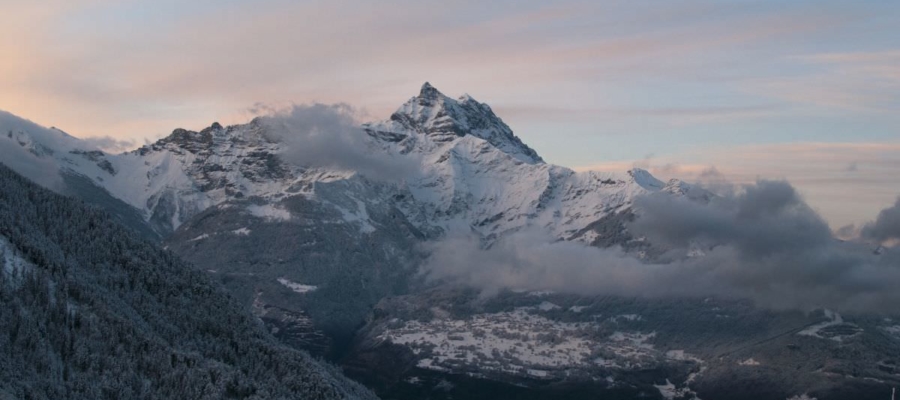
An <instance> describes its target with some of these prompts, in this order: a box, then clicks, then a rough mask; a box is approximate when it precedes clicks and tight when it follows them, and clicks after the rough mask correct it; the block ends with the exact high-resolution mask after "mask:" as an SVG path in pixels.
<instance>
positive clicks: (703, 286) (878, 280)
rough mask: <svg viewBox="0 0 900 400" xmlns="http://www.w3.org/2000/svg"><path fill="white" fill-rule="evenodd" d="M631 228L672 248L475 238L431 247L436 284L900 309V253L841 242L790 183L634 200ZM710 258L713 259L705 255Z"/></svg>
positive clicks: (531, 236)
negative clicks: (645, 256)
mask: <svg viewBox="0 0 900 400" xmlns="http://www.w3.org/2000/svg"><path fill="white" fill-rule="evenodd" d="M635 209H636V212H637V213H638V215H639V217H638V219H637V220H636V221H635V222H634V223H633V224H632V225H630V226H629V229H631V230H632V232H634V233H636V234H638V235H643V236H644V237H647V238H648V240H650V241H651V243H653V244H654V245H655V246H658V247H659V248H661V249H664V250H665V252H664V253H663V254H662V255H660V256H658V257H656V258H655V259H653V260H649V261H647V262H642V261H639V260H638V259H637V258H635V257H634V255H633V254H628V253H626V252H624V251H623V250H622V249H620V248H607V249H599V248H592V247H588V246H584V245H582V244H579V243H572V242H564V241H554V240H552V239H551V238H549V237H547V236H546V235H544V234H542V233H541V232H540V231H537V230H528V231H525V232H520V233H516V234H513V235H511V236H509V237H507V238H505V239H501V240H500V241H499V242H496V243H494V244H492V245H490V246H489V247H485V246H484V245H483V244H482V243H481V242H480V241H478V240H477V239H473V238H459V237H456V238H450V239H447V240H444V241H440V242H437V243H434V244H431V245H430V247H429V250H430V251H431V252H432V253H431V254H432V255H431V258H430V259H429V261H428V263H427V264H426V267H425V271H427V272H426V273H427V274H428V276H429V277H430V278H431V279H433V280H441V281H446V282H455V283H460V284H464V285H467V286H473V287H476V288H480V289H482V290H483V291H484V292H485V293H486V294H491V293H494V292H496V291H498V290H500V289H501V288H521V289H529V290H546V289H549V290H555V291H559V292H568V293H577V294H584V295H622V296H639V297H667V296H688V297H707V296H719V297H723V298H741V299H751V300H753V301H754V302H756V303H757V304H758V305H760V306H763V307H768V308H773V309H801V310H809V309H814V308H818V307H828V308H833V309H837V310H841V311H845V312H891V311H894V309H895V305H896V304H897V301H898V300H900V293H898V292H897V290H896V287H897V286H898V285H900V257H898V255H897V254H896V253H897V252H896V251H893V250H892V251H890V252H887V253H886V254H883V255H876V254H874V253H873V252H872V247H871V245H868V244H865V243H859V242H844V241H840V240H838V239H836V238H835V237H834V236H833V235H832V233H831V230H830V229H829V227H828V225H827V224H826V223H825V222H824V221H823V220H822V218H821V217H820V216H819V215H818V214H817V213H816V212H815V211H813V210H812V209H811V208H810V207H809V206H808V205H807V204H806V203H805V202H804V201H803V199H802V198H801V197H800V196H799V195H798V194H797V192H796V190H795V189H794V188H793V187H792V186H791V185H789V184H788V183H786V182H779V181H760V182H758V183H756V184H753V185H749V186H745V187H744V188H743V189H742V190H741V191H738V192H736V193H734V194H732V195H729V196H723V197H718V198H716V199H715V200H714V201H712V202H711V203H710V204H708V205H707V204H700V203H697V202H692V201H690V200H687V199H684V198H674V197H671V196H668V195H651V196H647V197H643V198H641V199H639V200H638V201H637V202H636V203H635ZM698 252H702V254H703V255H702V256H688V254H692V255H695V254H697V253H698Z"/></svg>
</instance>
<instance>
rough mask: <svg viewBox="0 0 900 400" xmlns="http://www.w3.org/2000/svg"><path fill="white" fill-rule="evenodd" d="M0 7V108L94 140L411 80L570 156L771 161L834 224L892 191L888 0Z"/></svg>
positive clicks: (369, 108)
mask: <svg viewBox="0 0 900 400" xmlns="http://www.w3.org/2000/svg"><path fill="white" fill-rule="evenodd" d="M647 4H649V3H647ZM0 5H2V6H3V9H4V11H5V12H6V14H7V15H14V16H16V18H12V19H10V20H8V21H5V22H4V24H2V25H0V54H2V55H3V61H2V62H0V110H5V111H9V112H12V113H14V114H16V115H19V116H21V117H25V118H28V119H31V120H33V121H34V122H37V123H39V124H42V125H46V126H57V127H59V128H61V129H63V130H65V131H67V132H69V133H71V134H73V135H75V136H78V137H102V136H109V137H111V138H114V139H116V143H115V144H116V145H115V146H111V148H110V150H121V149H124V148H128V147H134V146H137V145H139V144H141V143H143V142H144V141H145V140H155V139H156V138H159V137H161V136H164V135H166V134H168V133H169V132H171V131H172V129H174V128H176V127H186V128H192V129H199V128H202V127H204V126H207V125H209V123H211V122H212V121H219V122H222V123H226V124H228V123H241V122H245V121H247V120H249V119H250V118H251V117H252V116H253V115H254V113H253V112H252V111H251V109H253V108H255V107H254V105H256V104H266V105H271V106H280V105H286V104H291V103H297V104H304V103H312V102H322V103H337V102H344V103H349V104H351V105H353V106H354V107H356V108H357V109H358V110H361V113H362V114H363V115H361V116H360V119H362V120H377V119H383V118H386V117H387V116H389V115H390V113H391V112H392V111H393V110H394V109H395V108H396V107H397V106H399V105H400V104H402V103H403V102H404V101H405V100H407V99H408V98H409V97H411V96H413V95H414V94H415V93H416V92H417V90H418V87H419V86H420V85H421V84H422V83H423V82H425V81H429V82H431V83H433V84H434V85H435V86H436V87H437V88H438V89H440V90H442V91H444V93H446V94H447V95H450V96H457V95H461V94H463V93H469V94H471V95H472V96H473V97H474V98H476V99H477V100H479V101H482V102H485V103H487V104H489V105H490V106H491V107H492V108H493V109H494V110H495V111H496V112H497V113H498V115H499V116H500V117H501V118H503V119H504V120H505V121H506V122H507V123H508V124H509V125H510V126H511V127H512V128H513V130H514V131H515V132H516V134H517V135H518V136H520V137H521V138H522V140H523V141H524V142H525V143H527V144H529V145H530V146H531V147H533V148H534V149H536V150H537V151H538V153H540V154H541V155H542V157H543V158H544V159H545V160H547V161H548V162H552V163H555V164H561V165H565V166H569V167H573V168H575V169H581V170H584V169H617V170H622V169H627V168H630V167H631V166H640V167H643V168H647V169H649V170H650V171H651V172H653V173H654V174H655V175H657V176H658V177H660V178H662V179H667V178H671V177H679V178H683V179H685V180H689V181H690V180H701V181H704V180H705V181H713V182H715V181H718V180H728V181H731V182H737V183H747V182H752V181H755V180H756V179H757V178H758V177H761V178H774V179H779V178H786V179H788V180H789V181H790V182H791V183H792V184H794V185H795V186H796V187H797V188H798V189H799V190H800V191H801V192H802V193H803V195H804V196H805V198H806V200H807V201H808V202H809V203H810V204H811V205H812V206H813V207H815V208H816V209H817V210H818V211H820V212H821V213H822V214H823V216H825V217H826V218H827V219H828V221H829V223H830V224H831V225H832V227H833V228H837V227H839V226H842V225H845V224H850V223H857V224H859V223H862V222H865V221H868V220H871V219H873V218H874V216H875V214H876V213H877V212H878V210H881V209H883V208H885V207H887V206H889V205H891V204H893V203H894V200H895V199H896V198H897V195H898V194H900V113H898V112H897V111H898V110H900V45H898V43H897V41H896V30H897V28H896V27H897V26H900V3H896V2H877V1H868V2H866V1H863V2H853V3H848V2H838V1H817V2H813V1H799V2H791V3H789V4H784V2H778V1H767V2H749V1H740V2H714V1H690V2H682V3H680V4H677V5H676V4H671V3H668V2H657V3H654V5H653V6H649V5H644V6H634V5H631V4H630V2H615V1H604V2H596V1H566V2H557V3H555V4H553V5H547V4H545V3H543V2H536V1H527V2H512V1H497V2H490V3H489V4H482V3H481V2H469V1H463V2H454V3H452V4H447V3H427V2H412V1H391V2H379V3H377V4H376V3H359V2H352V1H335V2H313V1H310V2H289V1H280V0H271V1H261V2H250V1H241V0H228V1H216V2H214V1H211V0H200V1H194V2H190V3H185V2H179V1H171V0H163V1H158V2H146V1H143V2H142V1H111V0H72V1H62V0H51V1H46V2H40V3H35V2H26V1H22V0H0ZM386 11H388V12H386ZM116 147H117V148H116Z"/></svg>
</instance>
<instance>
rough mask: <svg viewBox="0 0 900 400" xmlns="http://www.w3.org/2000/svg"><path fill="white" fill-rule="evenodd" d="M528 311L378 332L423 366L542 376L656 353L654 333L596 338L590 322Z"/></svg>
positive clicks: (626, 363)
mask: <svg viewBox="0 0 900 400" xmlns="http://www.w3.org/2000/svg"><path fill="white" fill-rule="evenodd" d="M529 311H530V310H528V309H525V308H519V309H516V310H514V311H509V312H500V313H492V314H477V315H473V316H471V317H469V318H466V319H449V318H447V319H440V318H434V319H431V320H429V321H427V322H422V321H416V320H413V321H405V322H403V323H402V325H397V324H398V322H399V321H393V322H389V323H387V324H386V325H385V326H384V330H383V331H382V332H381V333H380V334H379V335H378V337H379V338H380V339H382V340H387V341H390V342H392V343H394V344H400V345H405V346H407V347H408V348H410V349H411V350H412V351H413V353H415V354H417V355H419V356H420V357H422V358H421V359H420V360H419V361H418V363H417V365H418V366H419V367H421V368H428V369H440V370H448V371H453V370H456V369H458V368H460V367H461V366H465V365H469V366H477V367H478V368H480V369H486V370H494V371H500V372H505V373H510V374H518V375H529V376H540V377H543V376H550V375H553V374H559V373H562V372H559V371H561V370H564V369H566V368H578V367H579V366H581V367H585V368H587V367H589V366H592V365H599V366H604V367H608V368H625V369H629V368H638V367H640V366H641V365H645V363H648V362H652V360H654V359H655V358H656V357H658V355H657V353H658V352H656V351H655V350H654V349H653V346H652V345H651V344H649V343H648V341H649V340H650V339H652V338H653V337H654V336H655V333H648V334H644V333H640V332H617V333H616V334H615V335H613V337H611V338H609V339H607V340H602V339H596V338H594V339H592V337H595V336H593V334H592V332H594V330H595V329H596V327H595V326H594V325H593V324H591V323H566V322H559V321H553V320H550V319H547V318H545V317H543V316H541V315H539V314H532V313H530V312H529ZM534 371H544V372H546V373H547V375H544V374H543V372H534Z"/></svg>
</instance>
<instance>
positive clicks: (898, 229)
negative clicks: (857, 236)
mask: <svg viewBox="0 0 900 400" xmlns="http://www.w3.org/2000/svg"><path fill="white" fill-rule="evenodd" d="M861 235H862V236H863V237H865V238H868V239H872V240H876V241H878V242H880V243H885V242H890V241H900V198H898V199H897V202H896V203H894V205H893V206H891V207H888V208H886V209H884V210H881V212H880V213H878V217H877V218H876V219H875V221H872V222H870V223H868V224H866V225H865V226H863V228H862V231H861Z"/></svg>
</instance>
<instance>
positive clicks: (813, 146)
mask: <svg viewBox="0 0 900 400" xmlns="http://www.w3.org/2000/svg"><path fill="white" fill-rule="evenodd" d="M639 163H640V165H641V166H642V167H643V168H645V169H647V170H649V171H650V172H651V173H652V174H654V175H655V176H656V177H657V178H660V179H663V180H668V179H672V178H677V179H683V180H687V181H695V182H700V183H703V184H704V185H707V186H712V187H713V188H714V189H715V190H713V191H714V192H716V193H719V190H718V189H727V188H728V187H729V186H730V183H735V184H752V183H754V182H756V181H757V180H758V179H760V178H763V179H787V180H788V181H790V182H791V183H792V184H793V185H794V186H795V187H796V188H797V189H798V190H799V191H801V192H802V193H803V194H804V196H805V197H806V199H807V200H808V202H809V204H810V205H811V206H812V207H813V208H815V209H816V210H817V211H818V212H819V213H821V215H823V216H824V217H825V218H826V220H827V221H828V222H829V223H831V224H832V226H834V227H840V226H844V225H849V224H857V225H859V224H861V223H864V222H865V221H868V220H869V219H871V218H872V215H874V214H876V213H878V211H879V210H880V209H881V208H882V207H884V205H885V204H889V203H893V201H894V199H895V198H896V196H897V192H896V188H897V187H900V175H898V174H897V171H898V170H900V143H898V142H896V141H883V142H874V141H873V142H856V143H853V142H849V143H847V142H844V143H841V142H796V143H782V144H753V145H735V146H728V147H725V146H715V147H703V148H701V149H698V150H694V151H686V152H681V153H674V154H666V155H657V156H655V157H653V158H651V159H646V158H645V159H643V160H639ZM632 164H633V162H632V161H618V162H607V163H599V164H593V165H588V166H582V167H576V168H575V170H577V171H587V170H600V171H615V170H619V171H621V170H626V169H628V168H630V167H631V166H632ZM853 166H855V169H854V168H852V167H853ZM709 168H714V169H715V171H716V172H717V173H716V174H710V173H709V172H710V171H709Z"/></svg>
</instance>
